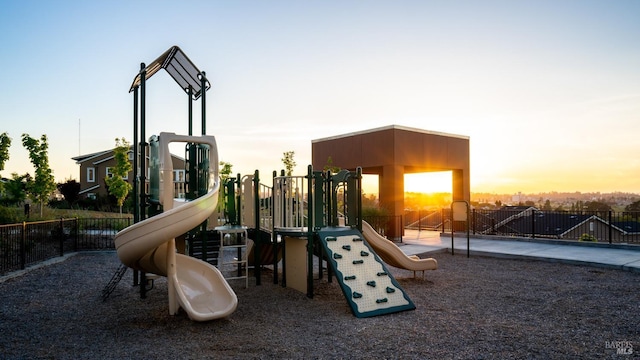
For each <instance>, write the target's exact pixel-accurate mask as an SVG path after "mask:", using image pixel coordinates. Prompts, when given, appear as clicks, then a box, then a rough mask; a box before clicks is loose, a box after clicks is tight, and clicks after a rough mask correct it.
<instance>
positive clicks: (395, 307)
mask: <svg viewBox="0 0 640 360" xmlns="http://www.w3.org/2000/svg"><path fill="white" fill-rule="evenodd" d="M318 235H319V237H320V240H321V243H322V245H323V246H324V248H325V251H326V253H327V256H328V258H329V262H330V263H331V266H332V268H333V270H334V271H335V274H336V278H337V279H338V282H339V283H340V287H341V288H342V292H343V293H344V296H345V297H346V298H347V301H348V302H349V306H351V311H352V312H353V314H354V315H355V316H356V317H359V318H364V317H371V316H377V315H384V314H390V313H395V312H400V311H405V310H414V309H415V308H416V307H415V305H414V304H413V302H412V301H411V299H409V297H408V296H407V294H406V293H405V292H404V290H403V289H402V288H401V287H400V285H399V284H398V282H397V281H396V279H395V278H394V277H393V275H391V273H390V272H389V271H388V270H387V268H386V266H385V265H384V263H383V262H382V260H380V258H379V257H378V255H377V254H376V253H375V252H373V250H372V249H371V248H370V247H369V244H367V242H366V241H365V240H364V237H363V236H362V234H361V233H360V232H359V231H358V230H357V229H351V228H347V227H345V228H323V229H322V230H321V231H319V232H318Z"/></svg>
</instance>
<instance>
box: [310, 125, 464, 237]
mask: <svg viewBox="0 0 640 360" xmlns="http://www.w3.org/2000/svg"><path fill="white" fill-rule="evenodd" d="M311 157H312V164H313V167H314V168H316V169H322V168H323V167H324V166H325V165H327V164H328V160H329V158H330V159H331V165H333V166H337V167H340V168H343V169H355V168H356V167H361V168H362V173H363V174H376V175H379V177H380V179H379V191H378V192H379V199H380V204H381V206H383V207H385V208H386V209H387V210H389V212H390V213H391V215H394V216H399V215H402V214H403V211H404V174H405V173H423V172H434V171H451V172H452V184H451V185H452V194H453V200H466V201H469V200H470V197H471V190H470V176H469V169H470V161H469V137H468V136H463V135H453V134H445V133H440V132H434V131H428V130H423V129H415V128H409V127H405V126H399V125H390V126H385V127H381V128H375V129H370V130H364V131H359V132H354V133H348V134H343V135H337V136H332V137H327V138H322V139H316V140H312V142H311ZM401 231H402V229H400V228H398V229H397V230H395V231H393V232H394V233H393V234H387V235H388V236H390V237H391V238H399V237H400V236H401Z"/></svg>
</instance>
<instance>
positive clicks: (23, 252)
mask: <svg viewBox="0 0 640 360" xmlns="http://www.w3.org/2000/svg"><path fill="white" fill-rule="evenodd" d="M26 244H27V223H26V222H25V221H23V222H22V236H20V269H21V270H24V268H25V264H26V262H27V259H26V257H27V254H26V249H25V247H26Z"/></svg>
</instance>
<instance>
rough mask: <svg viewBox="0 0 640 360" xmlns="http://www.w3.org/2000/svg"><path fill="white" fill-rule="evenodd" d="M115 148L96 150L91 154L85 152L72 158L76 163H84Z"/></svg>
mask: <svg viewBox="0 0 640 360" xmlns="http://www.w3.org/2000/svg"><path fill="white" fill-rule="evenodd" d="M112 151H113V149H110V150H102V151H98V152H94V153H91V154H85V155H78V156H76V157H72V158H71V160H75V161H76V164H80V163H83V162H85V161H87V160H91V159H95V158H97V157H100V156H103V155H105V154H108V153H109V152H112Z"/></svg>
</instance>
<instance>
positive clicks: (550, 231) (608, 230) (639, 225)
mask: <svg viewBox="0 0 640 360" xmlns="http://www.w3.org/2000/svg"><path fill="white" fill-rule="evenodd" d="M404 226H405V227H406V228H413V229H424V230H437V231H442V232H450V231H451V210H450V209H447V208H445V209H441V210H435V211H413V212H407V213H405V221H404ZM469 228H470V232H471V233H472V234H480V235H498V236H512V237H527V238H547V239H564V240H578V241H597V242H608V243H626V244H640V212H630V211H620V212H616V211H593V212H587V211H581V212H569V211H547V210H538V209H536V208H533V207H520V206H510V207H504V208H501V209H497V210H478V209H472V210H471V213H470V216H469ZM458 230H460V228H459V224H456V231H458Z"/></svg>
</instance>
